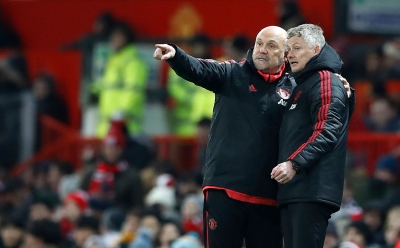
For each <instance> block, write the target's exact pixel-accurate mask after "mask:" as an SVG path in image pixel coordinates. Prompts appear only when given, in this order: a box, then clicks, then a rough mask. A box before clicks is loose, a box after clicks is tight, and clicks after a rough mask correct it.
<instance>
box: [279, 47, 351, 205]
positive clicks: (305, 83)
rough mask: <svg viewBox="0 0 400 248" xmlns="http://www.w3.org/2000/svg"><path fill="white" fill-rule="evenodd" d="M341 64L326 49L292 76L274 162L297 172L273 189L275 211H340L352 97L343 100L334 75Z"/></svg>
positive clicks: (328, 48) (339, 85)
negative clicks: (306, 206) (299, 206)
mask: <svg viewBox="0 0 400 248" xmlns="http://www.w3.org/2000/svg"><path fill="white" fill-rule="evenodd" d="M341 67H342V61H341V60H340V58H339V56H338V55H337V53H336V52H335V50H333V48H331V47H330V46H329V45H328V44H326V45H325V46H324V47H323V49H322V50H321V52H320V54H319V55H317V56H315V57H313V58H311V60H310V61H309V62H308V63H307V64H306V66H305V67H304V69H303V70H301V71H300V72H299V73H295V74H294V78H295V80H296V83H297V87H296V89H295V90H294V91H293V94H292V97H291V98H290V99H289V101H288V104H287V106H286V110H285V114H284V116H283V119H282V125H281V130H280V142H279V162H284V161H287V160H293V161H295V162H297V163H298V164H299V166H300V167H301V170H300V172H298V173H297V174H296V175H295V176H294V178H293V179H292V180H291V181H290V182H288V183H286V184H283V185H279V193H278V201H279V205H283V204H286V203H294V202H320V203H326V204H329V205H331V206H333V207H334V208H336V209H339V208H340V204H341V200H342V193H343V183H344V173H345V159H346V145H347V126H348V123H349V118H350V115H351V113H352V111H353V110H354V105H355V94H354V92H352V97H351V98H350V99H348V97H347V94H346V90H345V88H344V86H343V83H342V82H341V81H340V80H339V78H338V77H337V76H335V75H334V73H338V72H340V70H341Z"/></svg>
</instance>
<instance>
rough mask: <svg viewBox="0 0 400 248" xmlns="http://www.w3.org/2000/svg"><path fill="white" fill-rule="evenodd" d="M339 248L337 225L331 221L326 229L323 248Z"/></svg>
mask: <svg viewBox="0 0 400 248" xmlns="http://www.w3.org/2000/svg"><path fill="white" fill-rule="evenodd" d="M338 246H339V236H338V233H337V231H336V227H335V224H334V223H333V222H331V221H329V223H328V227H327V228H326V235H325V241H324V246H323V248H337V247H338Z"/></svg>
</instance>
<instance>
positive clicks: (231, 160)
mask: <svg viewBox="0 0 400 248" xmlns="http://www.w3.org/2000/svg"><path fill="white" fill-rule="evenodd" d="M174 47H175V49H176V55H175V57H173V58H172V59H169V60H167V62H168V64H169V65H170V66H171V67H172V69H173V70H174V71H175V72H176V73H177V74H178V75H179V76H181V77H182V78H184V79H186V80H188V81H191V82H194V83H195V84H196V85H199V86H201V87H204V88H206V89H208V90H211V91H213V92H214V93H215V94H216V95H215V96H216V98H215V105H214V110H213V117H212V123H211V131H210V135H209V140H208V145H207V151H206V168H205V174H204V182H203V186H204V187H207V186H214V187H217V188H224V189H229V190H233V191H235V192H239V193H243V194H246V195H249V196H254V197H258V198H260V197H261V198H267V199H274V200H276V197H277V190H278V185H277V183H276V182H275V181H274V180H271V176H270V174H271V171H272V168H273V167H274V166H276V164H277V162H278V142H279V127H280V124H281V120H282V115H283V112H284V109H285V107H284V106H286V101H287V99H288V98H289V97H290V94H291V92H292V90H293V88H294V87H295V82H294V80H293V79H290V78H289V77H288V75H284V76H281V77H279V78H278V79H277V80H275V81H274V82H272V83H270V82H269V78H265V79H264V77H262V76H261V75H260V74H259V73H258V71H257V69H256V68H255V67H254V64H253V61H252V50H250V51H249V52H248V55H247V59H243V60H241V61H240V62H238V63H237V62H235V61H233V60H230V61H224V62H217V61H212V60H203V59H195V58H193V57H191V56H189V55H187V54H185V53H184V52H183V51H182V50H181V49H180V48H178V47H177V46H174ZM286 67H288V66H286ZM283 74H284V73H283ZM255 202H257V201H255ZM274 202H275V201H274ZM260 203H261V202H260Z"/></svg>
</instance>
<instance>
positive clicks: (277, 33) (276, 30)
mask: <svg viewBox="0 0 400 248" xmlns="http://www.w3.org/2000/svg"><path fill="white" fill-rule="evenodd" d="M263 36H269V37H275V38H276V39H279V40H282V41H283V42H284V43H285V42H286V39H287V32H286V30H285V29H283V28H281V27H278V26H268V27H265V28H263V29H261V31H260V32H258V34H257V37H256V39H258V38H259V37H263Z"/></svg>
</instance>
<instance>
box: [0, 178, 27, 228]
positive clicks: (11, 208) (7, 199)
mask: <svg viewBox="0 0 400 248" xmlns="http://www.w3.org/2000/svg"><path fill="white" fill-rule="evenodd" d="M0 196H1V200H2V204H3V205H4V207H5V209H7V212H6V213H4V214H5V215H6V216H7V217H11V218H15V219H16V220H27V219H28V217H29V206H30V204H31V198H32V192H31V191H30V190H29V187H28V185H26V184H25V182H24V181H23V180H22V179H21V178H19V177H15V178H10V179H8V180H6V181H5V182H4V185H3V188H2V189H1V191H0Z"/></svg>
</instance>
